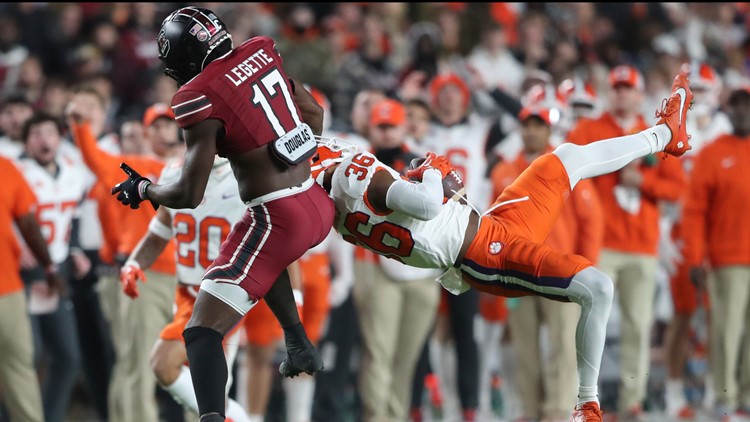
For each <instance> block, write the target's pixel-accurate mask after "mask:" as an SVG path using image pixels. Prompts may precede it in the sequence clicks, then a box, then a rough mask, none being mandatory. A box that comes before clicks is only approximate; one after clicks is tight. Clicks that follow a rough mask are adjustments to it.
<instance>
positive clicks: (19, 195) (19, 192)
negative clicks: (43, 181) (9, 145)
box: [0, 159, 36, 218]
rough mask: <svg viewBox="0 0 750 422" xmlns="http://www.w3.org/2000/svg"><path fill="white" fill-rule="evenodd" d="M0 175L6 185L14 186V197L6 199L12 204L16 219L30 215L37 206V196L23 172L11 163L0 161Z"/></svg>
mask: <svg viewBox="0 0 750 422" xmlns="http://www.w3.org/2000/svg"><path fill="white" fill-rule="evenodd" d="M0 169H2V171H0V173H2V174H3V175H4V181H3V182H4V183H6V184H7V186H12V190H13V195H12V196H11V197H10V198H5V200H6V201H9V202H10V204H11V211H12V213H13V217H14V218H19V217H22V216H24V215H26V214H28V213H30V212H31V211H32V210H33V209H34V205H36V196H35V195H34V192H32V191H31V188H30V187H29V184H28V183H27V182H26V179H24V177H23V175H22V174H21V172H20V171H19V170H18V169H17V168H16V166H14V165H13V164H12V163H11V162H10V161H8V160H5V159H0Z"/></svg>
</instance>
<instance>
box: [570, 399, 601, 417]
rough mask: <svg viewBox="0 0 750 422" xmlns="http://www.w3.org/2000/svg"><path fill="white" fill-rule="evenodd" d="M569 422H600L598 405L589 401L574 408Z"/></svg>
mask: <svg viewBox="0 0 750 422" xmlns="http://www.w3.org/2000/svg"><path fill="white" fill-rule="evenodd" d="M570 422H602V411H601V410H600V409H599V403H597V402H595V401H589V402H586V403H583V404H579V405H578V406H576V410H574V411H573V415H572V416H571V417H570Z"/></svg>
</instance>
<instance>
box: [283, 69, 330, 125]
mask: <svg viewBox="0 0 750 422" xmlns="http://www.w3.org/2000/svg"><path fill="white" fill-rule="evenodd" d="M289 81H290V82H291V83H292V88H293V93H292V94H293V95H294V101H295V102H296V103H297V107H299V111H300V113H302V120H303V121H304V122H305V123H307V125H308V126H310V129H312V131H313V134H315V135H318V136H320V135H321V134H322V133H323V107H321V106H320V104H318V102H317V101H315V98H314V97H313V96H312V94H310V92H309V91H308V90H306V89H305V87H304V86H303V85H302V84H301V83H299V82H295V81H294V80H292V79H290V80H289Z"/></svg>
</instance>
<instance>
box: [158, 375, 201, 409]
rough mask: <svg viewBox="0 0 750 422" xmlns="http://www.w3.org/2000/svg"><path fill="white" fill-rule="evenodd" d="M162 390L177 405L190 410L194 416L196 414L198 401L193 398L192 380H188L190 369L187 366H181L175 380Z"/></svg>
mask: <svg viewBox="0 0 750 422" xmlns="http://www.w3.org/2000/svg"><path fill="white" fill-rule="evenodd" d="M164 389H165V390H167V392H169V394H171V395H172V397H173V398H174V399H175V401H176V402H177V403H180V404H181V405H183V406H184V407H187V408H188V409H190V410H192V411H193V412H195V414H196V415H197V414H198V399H196V398H195V389H194V388H193V380H192V378H190V369H188V367H187V366H183V367H182V368H181V369H180V375H178V376H177V379H176V380H174V382H173V383H172V384H170V385H168V386H166V387H164Z"/></svg>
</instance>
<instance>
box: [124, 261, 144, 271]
mask: <svg viewBox="0 0 750 422" xmlns="http://www.w3.org/2000/svg"><path fill="white" fill-rule="evenodd" d="M122 267H123V268H125V267H135V268H136V269H139V270H140V269H141V264H139V263H138V261H136V260H135V259H128V260H127V261H125V264H123V266H122Z"/></svg>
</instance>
